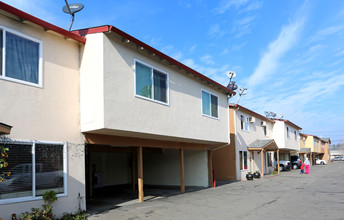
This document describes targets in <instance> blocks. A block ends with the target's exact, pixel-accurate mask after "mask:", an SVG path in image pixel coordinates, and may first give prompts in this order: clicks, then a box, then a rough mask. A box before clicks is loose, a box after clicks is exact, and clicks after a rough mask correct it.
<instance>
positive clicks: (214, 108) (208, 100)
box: [202, 90, 219, 118]
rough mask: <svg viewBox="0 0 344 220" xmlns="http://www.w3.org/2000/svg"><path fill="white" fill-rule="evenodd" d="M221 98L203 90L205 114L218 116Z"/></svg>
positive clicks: (203, 110)
mask: <svg viewBox="0 0 344 220" xmlns="http://www.w3.org/2000/svg"><path fill="white" fill-rule="evenodd" d="M218 108H219V98H218V97H217V96H216V95H213V94H211V93H209V92H207V91H204V90H202V113H203V115H207V116H211V117H214V118H218V117H219V116H218V111H219V110H218Z"/></svg>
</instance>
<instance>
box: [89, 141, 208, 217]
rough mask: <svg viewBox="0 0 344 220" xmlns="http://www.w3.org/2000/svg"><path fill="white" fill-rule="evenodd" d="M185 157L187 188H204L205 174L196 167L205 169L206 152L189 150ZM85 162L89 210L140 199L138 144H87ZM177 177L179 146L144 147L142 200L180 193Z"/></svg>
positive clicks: (96, 210) (108, 207)
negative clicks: (172, 147) (134, 145)
mask: <svg viewBox="0 0 344 220" xmlns="http://www.w3.org/2000/svg"><path fill="white" fill-rule="evenodd" d="M185 158H186V159H187V160H186V162H185V174H187V175H188V177H186V178H185V181H186V182H187V183H191V184H189V185H187V186H186V191H193V190H198V189H203V188H204V187H207V173H202V172H199V171H200V169H202V168H199V167H198V168H197V165H198V166H203V170H206V168H207V167H206V166H207V164H206V161H205V162H204V160H205V159H206V152H205V151H193V150H190V151H187V152H186V153H185ZM85 163H86V187H87V191H86V195H87V198H86V201H87V204H86V208H87V210H88V212H89V213H91V214H92V213H98V212H102V211H104V210H109V209H114V208H117V207H121V206H124V205H128V204H132V203H137V202H139V201H138V183H137V182H138V173H137V171H138V164H137V147H130V146H104V145H87V146H86V161H85ZM190 163H191V164H190ZM193 165H196V168H194V169H193V172H192V171H191V170H192V166H193ZM180 178H181V177H180V163H179V150H178V149H162V148H148V147H145V148H143V179H144V181H143V187H144V201H147V200H151V199H156V198H162V197H168V196H172V195H177V194H180V192H181V186H180V181H181V179H180ZM190 178H196V181H198V182H199V183H198V184H192V183H193V182H192V181H190V180H189V179H190Z"/></svg>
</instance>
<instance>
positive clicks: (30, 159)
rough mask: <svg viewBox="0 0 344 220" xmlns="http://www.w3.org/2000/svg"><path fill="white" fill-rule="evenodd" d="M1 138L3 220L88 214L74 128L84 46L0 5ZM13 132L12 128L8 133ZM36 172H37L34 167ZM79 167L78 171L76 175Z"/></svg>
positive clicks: (78, 137)
mask: <svg viewBox="0 0 344 220" xmlns="http://www.w3.org/2000/svg"><path fill="white" fill-rule="evenodd" d="M0 33H1V34H0V42H1V45H2V54H1V57H2V58H1V60H2V61H3V62H1V64H0V65H1V69H2V70H3V71H1V73H0V88H1V94H2V96H1V98H0V106H1V113H0V122H1V125H0V131H1V134H7V137H9V138H11V140H8V139H1V140H0V141H1V143H0V144H2V145H6V146H8V147H9V148H10V151H9V152H8V155H9V157H8V159H7V161H8V167H6V168H4V169H1V170H2V171H4V170H5V171H6V170H7V171H11V172H12V174H11V175H10V176H9V178H8V179H7V178H6V179H5V182H4V183H0V217H1V218H2V219H11V214H12V213H17V214H20V213H22V212H25V211H29V210H31V208H33V207H35V208H39V207H41V205H42V204H43V200H42V194H43V193H44V192H45V191H46V190H55V191H56V192H57V194H58V195H57V196H58V201H57V202H56V203H55V204H54V212H56V213H61V214H62V212H73V211H76V210H77V209H78V208H79V207H80V208H81V209H85V203H84V202H82V201H81V199H83V200H84V198H85V177H84V176H85V175H84V173H85V169H84V166H83V164H84V161H85V158H84V139H83V136H82V134H81V133H80V128H79V120H80V114H79V108H80V106H79V66H80V62H79V50H80V45H83V44H84V43H85V38H84V37H80V36H77V35H75V34H73V33H70V32H68V31H66V30H63V29H61V28H58V27H56V26H54V25H51V24H49V23H46V22H44V21H42V20H40V19H37V18H35V17H33V16H31V15H29V14H26V13H24V12H22V11H20V10H17V9H15V8H13V7H11V6H9V5H7V4H4V3H3V2H0ZM7 124H9V125H11V126H9V125H7ZM34 164H36V166H34ZM75 167H77V169H75Z"/></svg>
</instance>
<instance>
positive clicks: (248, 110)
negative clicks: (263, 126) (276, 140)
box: [229, 104, 275, 123]
mask: <svg viewBox="0 0 344 220" xmlns="http://www.w3.org/2000/svg"><path fill="white" fill-rule="evenodd" d="M229 107H232V108H241V109H243V110H245V111H247V112H249V113H250V114H252V115H256V116H258V117H260V118H263V119H264V120H266V121H269V122H272V123H275V121H274V120H271V119H270V118H267V117H265V116H263V115H261V114H258V113H257V112H254V111H252V110H250V109H248V108H245V107H243V106H241V105H239V104H234V105H233V104H230V105H229Z"/></svg>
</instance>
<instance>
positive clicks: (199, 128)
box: [0, 2, 235, 219]
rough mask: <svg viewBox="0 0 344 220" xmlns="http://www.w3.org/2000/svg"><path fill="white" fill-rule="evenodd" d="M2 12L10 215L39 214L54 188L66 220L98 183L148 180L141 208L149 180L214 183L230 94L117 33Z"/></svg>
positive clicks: (2, 126)
mask: <svg viewBox="0 0 344 220" xmlns="http://www.w3.org/2000/svg"><path fill="white" fill-rule="evenodd" d="M0 9H1V10H0V31H1V33H2V35H0V36H2V38H1V39H0V40H1V41H2V45H3V50H2V51H3V54H2V56H3V60H4V61H5V62H4V63H3V67H2V69H3V70H5V71H4V72H3V73H2V74H1V76H0V87H1V92H2V94H3V96H2V98H1V99H0V104H1V106H4V108H2V112H1V114H0V115H1V118H0V134H9V133H10V138H11V139H12V141H10V142H8V140H6V143H3V144H6V145H7V146H9V147H10V152H9V159H8V162H9V166H8V169H12V170H11V171H13V172H12V175H11V176H10V177H11V178H12V179H8V180H6V181H5V183H4V184H2V185H0V187H1V188H0V190H1V195H0V204H1V206H0V213H1V214H0V217H1V218H3V219H9V218H10V215H11V214H12V213H18V214H19V213H22V212H25V211H29V210H30V209H31V208H32V207H37V208H38V207H40V205H41V204H42V197H41V195H42V194H43V193H44V192H45V191H46V190H48V189H49V190H54V191H56V192H57V193H58V201H57V202H56V203H54V213H56V214H57V217H59V216H61V215H62V213H63V212H75V211H76V210H78V209H85V208H86V206H85V205H86V203H85V200H86V199H85V197H86V195H87V196H88V198H89V197H92V196H94V189H96V188H101V187H113V186H119V185H120V186H123V185H128V186H130V189H131V187H133V188H135V187H136V185H138V192H139V200H140V201H143V196H144V194H143V183H145V184H146V185H155V186H168V187H173V186H177V187H180V189H181V192H184V191H185V187H187V186H190V187H191V186H197V187H208V186H212V184H213V178H212V161H211V160H212V150H213V149H215V148H218V147H221V146H223V145H228V143H229V135H228V127H229V113H228V97H231V96H233V95H234V94H235V93H234V92H233V91H232V90H230V89H228V88H226V87H224V86H222V85H220V84H218V83H216V82H215V81H213V80H211V79H209V78H207V77H205V76H204V75H202V74H200V73H198V72H196V71H195V70H193V69H191V68H189V67H187V66H185V65H183V64H181V63H179V62H178V61H176V60H174V59H172V58H171V57H169V56H167V55H165V54H163V53H161V52H160V51H157V50H155V49H154V48H152V47H150V46H148V45H146V44H144V43H143V42H141V41H139V40H137V39H135V38H134V37H132V36H130V35H128V34H126V33H124V32H122V31H120V30H118V29H116V28H115V27H113V26H102V27H96V28H89V29H84V30H79V31H75V32H74V33H72V32H69V31H66V30H64V29H61V28H58V27H56V26H54V25H52V24H49V23H47V22H45V21H42V20H40V19H37V18H35V17H33V16H31V15H29V14H26V13H24V12H22V11H20V10H17V9H15V8H13V7H11V6H9V5H7V4H4V3H2V2H0ZM84 36H85V37H84ZM86 42H87V43H86ZM18 51H19V52H18ZM22 54H24V55H26V56H22ZM8 124H10V125H11V126H13V128H12V127H11V126H9V125H8ZM11 128H12V130H11ZM19 151H20V154H19V153H18V152H19ZM32 155H34V156H32ZM86 155H87V156H86ZM34 164H35V166H34ZM24 177H25V179H23V178H24ZM136 179H137V181H136ZM143 180H144V182H143ZM23 182H25V184H22V183H23ZM19 183H21V184H19ZM86 192H87V193H86ZM8 210H11V211H10V212H8Z"/></svg>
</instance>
